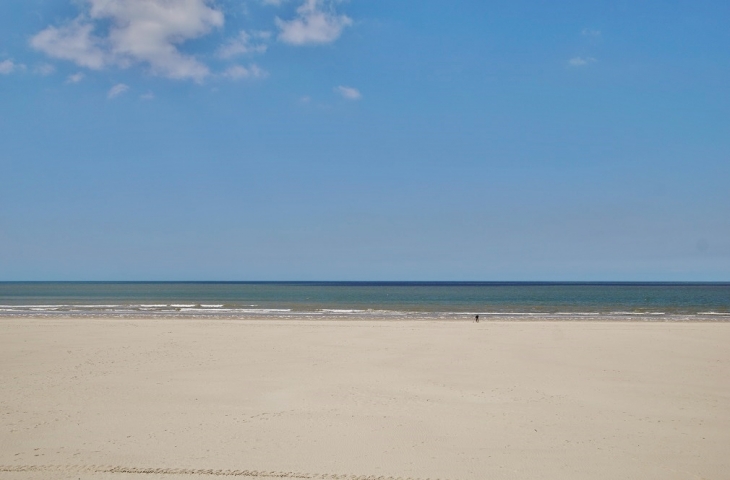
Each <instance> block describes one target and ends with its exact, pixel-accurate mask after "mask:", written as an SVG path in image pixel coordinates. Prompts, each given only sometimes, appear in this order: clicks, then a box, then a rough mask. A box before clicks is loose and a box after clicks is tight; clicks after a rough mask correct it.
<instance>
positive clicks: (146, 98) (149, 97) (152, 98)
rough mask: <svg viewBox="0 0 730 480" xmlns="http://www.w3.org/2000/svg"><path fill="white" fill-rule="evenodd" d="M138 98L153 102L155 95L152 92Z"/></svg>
mask: <svg viewBox="0 0 730 480" xmlns="http://www.w3.org/2000/svg"><path fill="white" fill-rule="evenodd" d="M139 98H141V99H142V100H154V99H155V94H154V93H152V92H147V93H143V94H142V95H140V96H139Z"/></svg>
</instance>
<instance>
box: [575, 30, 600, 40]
mask: <svg viewBox="0 0 730 480" xmlns="http://www.w3.org/2000/svg"><path fill="white" fill-rule="evenodd" d="M580 33H581V34H582V35H583V36H586V37H593V38H596V37H600V36H601V31H600V30H596V29H595V28H584V29H583V30H581V32H580Z"/></svg>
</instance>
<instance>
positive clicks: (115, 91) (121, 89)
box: [106, 83, 129, 99]
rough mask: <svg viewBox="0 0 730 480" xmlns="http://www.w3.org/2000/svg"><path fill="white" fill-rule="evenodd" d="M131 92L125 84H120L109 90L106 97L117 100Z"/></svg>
mask: <svg viewBox="0 0 730 480" xmlns="http://www.w3.org/2000/svg"><path fill="white" fill-rule="evenodd" d="M128 90H129V86H128V85H125V84H123V83H118V84H116V85H114V86H113V87H112V88H110V89H109V93H107V95H106V97H107V98H109V99H112V98H117V97H118V96H119V95H121V94H123V93H126V92H127V91H128Z"/></svg>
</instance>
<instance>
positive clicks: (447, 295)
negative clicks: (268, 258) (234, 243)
mask: <svg viewBox="0 0 730 480" xmlns="http://www.w3.org/2000/svg"><path fill="white" fill-rule="evenodd" d="M477 313H478V314H482V315H485V316H487V317H488V316H489V315H494V316H500V317H501V316H507V317H515V318H519V317H530V316H545V315H547V316H555V317H565V318H570V317H601V318H604V317H607V316H610V317H627V318H628V317H634V316H643V317H652V316H654V317H656V318H661V317H665V316H668V317H673V318H674V317H682V318H689V317H698V318H699V317H702V318H707V319H713V320H723V319H727V320H730V284H728V283H723V284H720V283H705V284H698V283H406V282H392V283H391V282H274V283H271V282H221V283H217V282H173V283H165V282H148V283H145V282H3V283H0V316H28V315H33V316H38V315H64V316H68V315H102V316H140V315H144V316H224V317H259V316H264V317H307V316H313V315H325V316H337V317H340V316H344V317H367V316H380V317H382V316H386V317H387V316H392V317H394V318H395V317H399V316H402V317H413V318H421V317H451V316H453V317H464V316H467V315H474V314H477Z"/></svg>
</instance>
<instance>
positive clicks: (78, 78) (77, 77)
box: [66, 72, 86, 83]
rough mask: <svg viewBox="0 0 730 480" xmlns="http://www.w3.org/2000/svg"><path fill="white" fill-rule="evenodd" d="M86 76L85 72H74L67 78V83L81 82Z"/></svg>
mask: <svg viewBox="0 0 730 480" xmlns="http://www.w3.org/2000/svg"><path fill="white" fill-rule="evenodd" d="M85 76H86V75H84V74H83V72H78V73H74V74H73V75H69V76H68V78H66V83H79V82H80V81H81V80H83V79H84V77H85Z"/></svg>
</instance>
